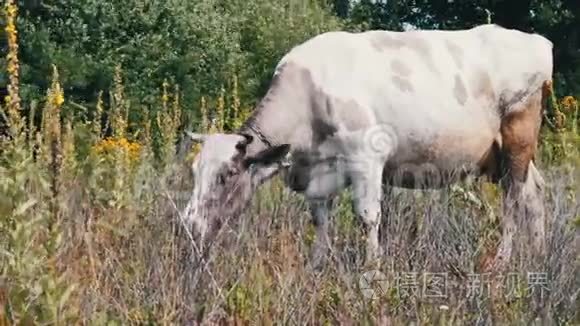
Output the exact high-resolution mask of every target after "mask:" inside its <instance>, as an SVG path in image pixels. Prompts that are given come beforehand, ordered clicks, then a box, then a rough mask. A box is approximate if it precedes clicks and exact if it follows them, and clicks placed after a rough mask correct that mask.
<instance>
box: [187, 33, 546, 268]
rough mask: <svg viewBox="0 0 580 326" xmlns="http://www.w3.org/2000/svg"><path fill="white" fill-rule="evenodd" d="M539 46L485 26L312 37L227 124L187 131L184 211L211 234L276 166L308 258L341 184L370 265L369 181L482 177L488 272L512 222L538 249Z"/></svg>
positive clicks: (376, 212) (376, 184)
mask: <svg viewBox="0 0 580 326" xmlns="http://www.w3.org/2000/svg"><path fill="white" fill-rule="evenodd" d="M552 47H553V46H552V43H551V42H550V41H549V40H547V39H546V38H544V37H542V36H539V35H536V34H528V33H524V32H520V31H516V30H510V29H505V28H502V27H500V26H497V25H482V26H478V27H474V28H471V29H468V30H456V31H440V30H423V31H407V32H391V31H367V32H361V33H349V32H340V31H337V32H328V33H324V34H321V35H318V36H316V37H314V38H312V39H310V40H308V41H306V42H304V43H302V44H300V45H298V46H296V47H294V48H293V49H292V50H291V51H289V53H287V54H286V55H285V56H284V57H283V58H282V59H281V61H280V62H279V64H278V65H277V67H276V69H275V73H274V76H273V79H272V82H271V86H270V88H269V90H268V92H267V93H266V95H265V96H264V98H263V99H262V100H261V101H260V103H259V105H258V107H257V108H256V109H255V111H254V113H253V115H252V116H251V117H250V118H249V119H248V120H247V121H246V122H245V124H244V125H243V127H242V128H240V130H238V131H237V132H236V133H232V134H212V135H200V134H193V133H190V136H191V137H192V139H194V140H195V141H199V142H203V146H202V149H201V151H200V153H199V155H198V156H197V157H196V159H195V161H194V163H193V171H194V174H195V184H194V189H193V194H192V197H191V200H190V201H189V203H188V205H187V207H186V209H185V212H184V216H185V218H186V219H187V220H188V221H190V222H192V223H193V224H194V225H195V226H196V229H197V230H198V231H199V232H200V233H201V234H205V235H206V237H207V236H208V235H209V236H210V237H211V235H212V234H213V233H214V232H212V230H214V229H215V225H216V223H217V225H219V222H220V221H223V219H224V218H227V217H229V216H235V215H236V214H239V213H240V212H241V211H242V210H243V209H244V207H245V206H246V205H247V204H248V202H249V201H250V199H251V197H252V194H253V193H254V191H255V190H256V187H258V186H259V185H260V184H262V183H264V182H265V181H267V180H268V179H269V178H271V177H272V176H274V175H276V174H277V173H278V172H280V171H284V172H285V175H286V178H285V179H286V182H287V185H288V186H289V187H290V188H291V189H293V190H294V191H297V192H300V193H303V194H304V196H305V198H306V200H307V201H308V202H309V204H310V205H309V206H310V209H311V214H312V221H313V223H314V225H315V226H316V230H317V231H316V236H317V237H316V239H317V240H316V244H315V246H314V251H313V255H314V258H315V259H316V260H317V259H318V258H319V257H322V256H323V255H324V254H325V253H326V250H327V247H328V241H329V239H328V236H327V222H328V215H329V203H330V201H331V199H332V198H333V197H334V196H336V195H337V194H338V193H339V192H340V191H341V190H343V189H345V188H346V187H351V189H352V190H353V195H354V199H353V201H354V202H353V207H354V210H355V213H356V215H357V216H358V217H359V218H360V219H361V221H362V222H363V225H364V226H365V227H366V231H367V247H366V248H367V250H366V259H367V261H374V260H375V258H377V257H378V255H379V243H378V229H379V218H380V215H381V212H380V210H381V205H380V198H381V195H382V194H381V192H382V189H383V188H382V187H383V186H385V185H391V186H395V187H397V186H399V187H404V188H438V187H442V186H444V185H449V184H451V183H453V182H457V181H459V180H462V178H464V177H465V176H467V175H475V176H490V177H491V179H492V180H494V181H496V182H500V183H501V185H502V188H503V189H504V193H505V196H504V203H505V204H506V205H504V206H505V211H504V214H503V219H502V221H503V222H502V229H503V230H502V239H501V243H500V245H499V248H498V252H497V254H496V256H495V265H494V266H495V267H498V268H499V266H502V264H504V263H505V262H506V261H507V260H508V259H509V257H510V254H511V250H512V237H513V235H514V233H515V232H516V230H515V222H514V218H515V217H514V216H520V215H525V216H526V217H528V218H530V221H531V222H530V224H529V225H530V227H531V229H532V232H533V235H534V237H535V241H534V244H535V248H536V249H537V251H538V252H542V250H543V239H544V210H543V209H544V208H543V198H542V189H543V179H542V177H541V176H540V174H539V172H538V171H537V169H536V167H535V166H534V156H535V153H536V145H537V142H538V135H539V128H540V124H541V119H542V110H543V101H544V98H545V96H546V95H545V89H546V85H548V84H549V83H550V81H551V78H552V69H553V60H552ZM514 204H515V205H514ZM504 265H505V264H504Z"/></svg>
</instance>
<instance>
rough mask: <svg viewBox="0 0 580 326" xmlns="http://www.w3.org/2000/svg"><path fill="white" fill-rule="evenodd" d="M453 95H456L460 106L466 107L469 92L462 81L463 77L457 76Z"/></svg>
mask: <svg viewBox="0 0 580 326" xmlns="http://www.w3.org/2000/svg"><path fill="white" fill-rule="evenodd" d="M453 94H454V95H455V99H456V100H457V102H459V104H461V105H465V102H466V101H467V90H466V89H465V84H463V81H462V80H461V76H459V75H455V87H454V88H453Z"/></svg>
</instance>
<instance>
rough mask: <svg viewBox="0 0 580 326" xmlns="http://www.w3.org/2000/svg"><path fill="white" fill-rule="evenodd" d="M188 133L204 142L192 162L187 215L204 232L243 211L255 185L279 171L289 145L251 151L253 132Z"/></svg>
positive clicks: (192, 137) (194, 139)
mask: <svg viewBox="0 0 580 326" xmlns="http://www.w3.org/2000/svg"><path fill="white" fill-rule="evenodd" d="M188 135H189V137H191V139H192V140H193V141H194V142H197V143H201V144H202V146H201V151H200V152H199V154H198V155H197V156H196V158H195V160H194V162H193V165H192V169H193V175H194V187H193V193H192V196H191V198H190V200H189V203H188V205H187V208H186V210H185V212H184V217H185V219H186V221H187V222H189V223H193V224H194V226H195V227H196V229H197V231H199V232H200V233H201V235H202V236H204V235H205V234H206V232H207V231H208V230H209V229H208V228H209V227H211V226H215V224H218V225H219V224H220V223H221V222H223V221H224V219H227V218H230V217H232V216H236V215H238V214H240V213H241V211H242V210H243V209H244V208H245V206H246V205H247V204H248V203H249V202H250V200H251V198H252V194H253V192H254V191H255V189H256V187H257V186H258V185H260V184H261V183H263V182H265V181H266V180H268V179H269V178H271V177H272V176H274V175H275V174H276V173H277V172H278V170H279V168H280V164H281V163H282V161H283V159H284V158H285V156H286V154H287V153H288V151H289V149H290V146H289V145H279V146H274V147H265V146H263V148H262V149H261V150H259V151H258V152H256V153H250V151H249V150H248V149H249V145H250V144H251V143H252V142H253V141H254V137H253V136H251V135H247V134H210V135H203V134H194V133H188ZM256 147H259V146H256Z"/></svg>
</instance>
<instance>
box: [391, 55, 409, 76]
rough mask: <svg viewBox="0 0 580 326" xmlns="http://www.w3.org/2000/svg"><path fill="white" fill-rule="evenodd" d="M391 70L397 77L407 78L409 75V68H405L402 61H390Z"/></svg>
mask: <svg viewBox="0 0 580 326" xmlns="http://www.w3.org/2000/svg"><path fill="white" fill-rule="evenodd" d="M391 69H392V70H393V72H394V73H395V74H397V75H399V76H403V77H406V76H409V75H410V74H411V68H409V66H407V65H406V64H405V63H404V62H403V61H401V60H399V59H394V60H393V61H391Z"/></svg>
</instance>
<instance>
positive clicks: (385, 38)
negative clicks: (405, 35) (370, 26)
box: [371, 31, 405, 51]
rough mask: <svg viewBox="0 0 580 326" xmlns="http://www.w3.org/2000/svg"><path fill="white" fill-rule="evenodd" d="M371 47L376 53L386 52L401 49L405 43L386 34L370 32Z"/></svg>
mask: <svg viewBox="0 0 580 326" xmlns="http://www.w3.org/2000/svg"><path fill="white" fill-rule="evenodd" d="M371 45H372V46H373V48H375V50H377V51H387V50H393V49H395V50H396V49H400V48H402V47H403V46H404V45H405V43H404V42H403V41H401V40H400V39H398V38H396V37H395V36H392V35H389V34H388V33H387V32H381V31H374V32H371Z"/></svg>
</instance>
